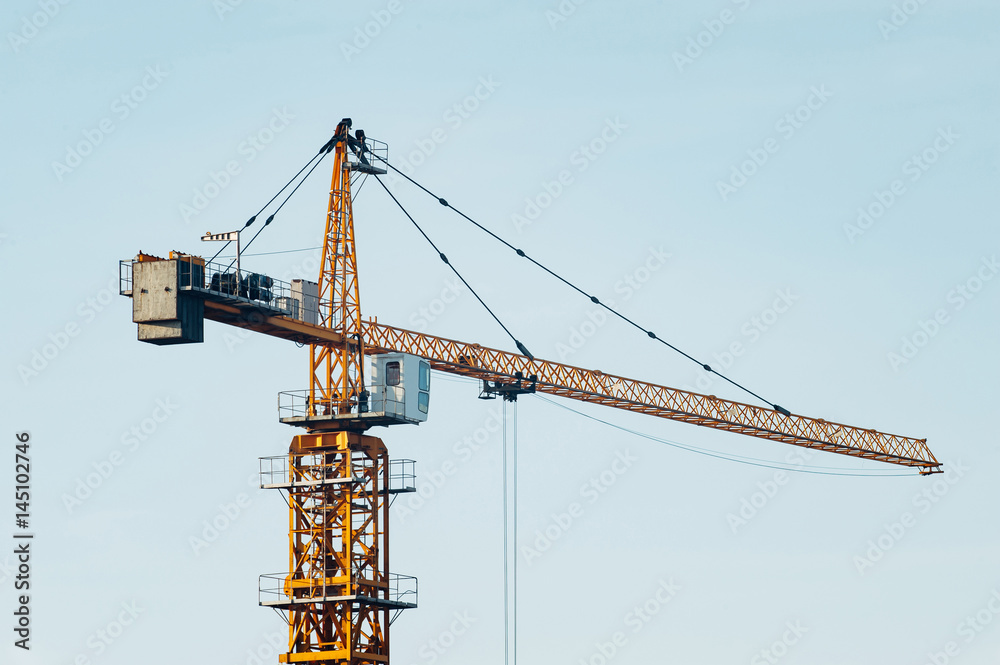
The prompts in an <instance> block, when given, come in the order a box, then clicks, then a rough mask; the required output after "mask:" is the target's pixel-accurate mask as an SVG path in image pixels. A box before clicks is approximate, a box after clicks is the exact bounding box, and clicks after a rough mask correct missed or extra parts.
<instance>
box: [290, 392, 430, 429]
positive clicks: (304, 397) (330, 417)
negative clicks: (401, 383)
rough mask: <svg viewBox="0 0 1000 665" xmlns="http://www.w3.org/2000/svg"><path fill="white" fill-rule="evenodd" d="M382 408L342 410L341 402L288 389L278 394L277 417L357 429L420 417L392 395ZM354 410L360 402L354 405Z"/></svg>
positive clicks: (411, 421) (316, 425)
mask: <svg viewBox="0 0 1000 665" xmlns="http://www.w3.org/2000/svg"><path fill="white" fill-rule="evenodd" d="M381 403H382V405H383V407H384V410H382V411H356V410H352V411H350V412H347V413H340V412H339V407H340V405H339V404H337V403H335V402H333V401H332V400H320V399H315V400H314V399H313V398H312V397H311V396H310V392H309V391H308V390H287V391H285V392H281V393H278V420H279V421H280V422H282V423H284V424H286V425H295V426H298V427H308V428H310V429H332V428H340V429H355V430H364V429H367V428H369V427H376V426H389V425H416V424H419V422H420V421H419V420H416V419H413V418H407V417H406V416H405V415H404V402H403V400H395V399H392V398H391V397H390V398H387V399H384V400H383V401H382V402H381ZM353 407H354V408H355V409H357V408H358V405H357V404H355V405H353Z"/></svg>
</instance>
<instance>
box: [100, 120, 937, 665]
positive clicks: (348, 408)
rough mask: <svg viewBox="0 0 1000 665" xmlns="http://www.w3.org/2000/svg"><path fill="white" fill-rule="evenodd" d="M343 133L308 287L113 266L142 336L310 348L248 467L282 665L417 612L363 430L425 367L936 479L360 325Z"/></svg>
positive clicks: (181, 259) (398, 482) (803, 423)
mask: <svg viewBox="0 0 1000 665" xmlns="http://www.w3.org/2000/svg"><path fill="white" fill-rule="evenodd" d="M351 128H352V123H351V121H350V120H349V119H344V120H343V121H342V122H341V123H340V124H339V125H338V127H337V131H336V133H335V134H334V136H333V137H332V138H331V139H330V140H329V141H328V142H327V143H326V144H324V146H323V147H322V148H321V149H320V151H319V153H318V154H317V156H316V157H314V160H317V159H318V161H316V163H315V164H314V165H313V167H312V168H313V169H315V168H316V165H318V164H319V161H322V159H323V158H324V157H326V156H327V155H328V154H332V155H333V176H332V181H331V184H330V196H329V203H328V208H327V217H326V228H325V231H324V236H323V246H322V254H321V268H320V274H319V277H318V281H317V282H311V281H308V280H304V279H302V280H293V281H292V282H291V283H287V284H286V283H284V282H280V281H278V280H275V279H272V278H271V277H268V276H266V275H261V274H257V273H248V272H246V271H245V270H241V268H240V267H239V264H237V267H236V270H235V271H234V270H233V269H232V264H230V265H229V266H225V265H223V264H221V263H214V262H213V261H212V260H209V261H206V260H205V259H204V258H202V257H200V256H197V255H193V254H184V253H179V252H170V254H169V258H160V257H157V256H153V255H150V254H144V253H141V252H140V253H139V254H138V255H137V256H136V257H135V258H134V259H132V260H127V261H122V262H121V264H120V277H121V293H122V295H125V296H128V297H131V298H132V303H133V321H134V322H135V323H137V324H138V338H139V340H141V341H144V342H149V343H152V344H157V345H170V344H183V343H197V342H202V341H203V339H204V320H205V319H209V320H212V321H217V322H219V323H223V324H227V325H230V326H237V327H240V328H245V329H248V330H251V331H255V332H259V333H263V334H266V335H270V336H273V337H278V338H281V339H286V340H291V341H294V342H297V343H298V344H302V345H305V344H308V345H309V385H308V388H307V389H305V390H303V391H298V392H285V393H280V394H279V419H280V420H281V421H282V422H284V423H288V424H291V425H294V426H297V427H301V428H303V429H304V433H301V434H298V435H296V436H294V437H292V441H291V443H290V446H289V452H288V454H287V455H283V456H280V457H275V458H265V459H263V460H261V486H262V487H264V488H272V489H279V490H281V491H284V492H286V493H287V499H288V505H289V531H288V536H289V552H288V553H289V570H288V571H287V572H284V573H280V574H277V575H264V576H262V577H261V585H260V604H261V605H264V606H268V607H272V608H275V609H277V610H280V611H281V612H282V613H283V615H284V616H285V618H286V621H287V622H288V630H289V633H288V635H289V636H288V650H287V652H285V653H283V654H280V655H279V661H280V662H282V663H316V664H322V665H326V664H330V665H333V664H337V665H362V664H364V665H375V664H382V663H388V662H389V625H390V624H391V623H392V620H393V619H394V618H395V616H396V615H397V614H398V613H399V612H400V611H401V610H403V609H406V608H410V607H415V606H416V580H415V579H414V578H410V577H406V576H402V575H396V574H393V573H391V572H390V570H389V503H390V500H391V496H392V495H394V494H396V493H398V492H404V491H412V490H413V484H412V480H413V475H414V474H413V463H412V462H411V461H409V460H392V461H390V460H389V457H388V453H387V449H386V446H385V444H384V443H383V442H382V440H381V439H379V438H378V437H375V436H372V435H371V434H369V433H368V432H369V430H370V429H371V428H372V427H376V426H389V425H395V424H402V423H419V422H422V421H424V420H426V417H427V412H428V408H429V390H430V376H431V370H436V371H439V372H447V373H451V374H458V375H462V376H466V377H472V378H474V379H476V380H479V381H482V382H483V387H484V391H485V392H488V393H493V394H501V395H504V396H506V397H508V398H510V397H512V396H516V395H517V394H521V393H526V392H540V393H547V394H551V395H555V396H558V397H565V398H570V399H575V400H579V401H583V402H591V403H595V404H601V405H604V406H609V407H614V408H618V409H625V410H628V411H635V412H638V413H644V414H647V415H651V416H657V417H660V418H667V419H670V420H676V421H680V422H685V423H691V424H694V425H700V426H703V427H711V428H714V429H719V430H726V431H730V432H735V433H738V434H744V435H749V436H754V437H759V438H762V439H768V440H771V441H777V442H781V443H786V444H791V445H795V446H801V447H804V448H814V449H818V450H823V451H827V452H830V453H837V454H840V455H848V456H851V457H858V458H862V459H869V460H876V461H879V462H886V463H890V464H895V465H900V466H904V467H911V468H914V469H916V470H917V471H919V473H921V474H932V473H938V472H940V471H941V464H940V463H939V462H938V461H937V459H935V457H934V455H933V454H932V453H931V451H930V450H929V449H928V447H927V442H926V440H925V439H917V438H912V437H907V436H900V435H895V434H887V433H884V432H880V431H876V430H874V429H870V428H863V427H855V426H852V425H847V424H843V423H837V422H829V421H826V420H823V419H818V418H810V417H807V416H802V415H798V414H793V413H791V412H789V411H787V410H785V409H783V408H781V407H779V406H777V405H772V406H773V408H766V407H761V406H755V405H752V404H747V403H743V402H737V401H732V400H727V399H721V398H719V397H716V396H713V395H703V394H698V393H695V392H690V391H685V390H678V389H676V388H670V387H666V386H662V385H657V384H654V383H650V382H647V381H640V380H635V379H630V378H626V377H622V376H617V375H613V374H606V373H603V372H600V371H597V370H591V369H584V368H580V367H573V366H570V365H566V364H562V363H557V362H552V361H548V360H542V359H539V358H535V357H533V356H532V355H531V354H530V353H528V352H527V349H525V348H524V346H523V345H521V344H520V342H517V346H518V349H519V351H520V353H513V352H508V351H503V350H499V349H493V348H488V347H485V346H481V345H479V344H475V343H468V342H461V341H456V340H452V339H446V338H443V337H436V336H432V335H428V334H424V333H420V332H414V331H411V330H405V329H403V328H398V327H394V326H390V325H385V324H381V323H378V322H377V320H376V319H373V318H372V319H365V318H363V317H362V314H361V300H360V293H359V285H358V272H357V253H356V247H355V234H354V228H355V227H354V215H353V208H352V193H351V184H352V177H353V176H358V177H360V176H361V175H370V176H375V177H376V178H377V177H379V176H381V175H385V174H386V173H387V172H388V171H387V169H388V168H389V167H390V164H389V162H388V158H387V154H388V152H387V146H386V145H385V144H384V143H381V142H379V141H375V140H372V139H370V138H368V137H366V136H365V134H364V132H362V131H360V130H359V131H357V132H356V133H355V134H354V135H353V136H352V135H351V133H350V130H351ZM307 166H308V164H307ZM303 170H304V169H303ZM310 172H311V171H310ZM300 173H301V171H300ZM307 175H308V174H307ZM293 180H294V179H293ZM289 184H291V182H290V183H289ZM300 184H301V183H300ZM286 187H287V185H286ZM293 191H294V190H293ZM387 191H388V189H387ZM279 194H280V192H279ZM276 198H277V197H276ZM286 200H287V199H286ZM272 201H274V199H272ZM440 202H441V203H443V204H445V205H447V203H446V202H445V201H444V200H443V199H440ZM265 207H266V206H265ZM272 219H273V215H272V216H271V217H269V218H268V219H267V221H266V222H265V224H264V226H265V227H266V226H267V224H269V223H270V222H271V221H272ZM254 221H255V217H252V218H251V219H250V221H248V222H247V224H246V226H245V227H244V229H245V228H246V227H247V226H250V225H251V224H252V223H253V222H254ZM418 228H419V227H418ZM259 232H260V231H258V233H259ZM238 237H239V234H238V232H232V233H226V234H206V236H205V239H206V240H218V239H222V240H232V239H237V242H238ZM255 237H256V236H255ZM428 240H429V238H428ZM251 242H252V241H251ZM248 244H249V243H247V244H245V245H243V249H244V250H245V249H246V247H247V246H248ZM220 251H221V250H220ZM518 253H519V254H521V255H522V256H523V253H522V252H520V250H518ZM216 256H218V254H217V255H216ZM213 258H214V257H213ZM238 258H239V253H237V260H238ZM441 258H442V259H443V260H445V262H446V263H447V259H446V258H445V257H444V255H443V254H442V255H441ZM235 262H236V261H234V263H235ZM594 301H595V302H597V301H596V299H594ZM498 321H499V319H498ZM501 325H502V324H501ZM649 336H650V337H653V336H654V335H653V334H652V333H649ZM515 342H516V340H515ZM368 356H370V357H371V361H372V362H371V371H370V372H369V375H368V376H367V377H366V375H365V371H364V369H365V359H366V357H368ZM705 369H710V368H709V367H707V366H706V367H705Z"/></svg>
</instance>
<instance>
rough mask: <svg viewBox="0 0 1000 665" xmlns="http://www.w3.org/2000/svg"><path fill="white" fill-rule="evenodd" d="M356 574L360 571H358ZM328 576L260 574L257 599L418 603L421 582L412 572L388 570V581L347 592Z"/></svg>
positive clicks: (279, 603)
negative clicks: (331, 582)
mask: <svg viewBox="0 0 1000 665" xmlns="http://www.w3.org/2000/svg"><path fill="white" fill-rule="evenodd" d="M355 575H357V573H355ZM326 580H327V578H318V579H308V578H293V577H292V575H291V574H290V573H270V574H268V575H261V576H260V578H259V581H258V585H257V601H258V603H259V604H260V605H265V606H275V607H281V606H286V607H287V606H291V605H295V604H297V603H314V602H321V601H330V600H336V599H344V600H348V599H350V600H361V601H367V602H369V603H371V604H373V605H383V606H386V607H396V608H400V609H402V608H408V607H416V606H417V600H418V595H419V583H418V581H417V578H416V577H413V576H412V575H399V574H397V573H389V574H388V575H387V579H386V582H387V584H385V585H382V586H376V585H373V584H359V583H358V582H355V583H354V584H353V585H352V586H353V587H354V589H353V592H352V593H350V594H348V593H346V592H347V589H348V585H347V584H345V583H344V582H338V583H337V584H327V583H326Z"/></svg>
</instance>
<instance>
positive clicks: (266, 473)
mask: <svg viewBox="0 0 1000 665" xmlns="http://www.w3.org/2000/svg"><path fill="white" fill-rule="evenodd" d="M303 457H304V458H306V459H305V460H304V461H302V462H300V468H302V469H306V470H307V471H306V472H303V473H301V476H300V477H298V478H295V477H294V474H292V472H291V463H290V461H289V456H288V455H275V456H273V457H261V458H260V487H261V489H276V490H291V489H297V488H303V489H304V488H320V487H338V486H343V485H351V484H358V483H360V482H361V480H360V479H358V478H351V477H344V476H335V475H333V469H332V468H331V467H329V466H328V465H327V464H326V462H325V461H324V459H323V455H322V454H321V453H317V454H315V455H312V456H310V455H304V456H303ZM309 457H313V458H315V459H314V460H313V461H311V462H310V461H309V459H308V458H309ZM416 464H417V463H416V462H415V461H414V460H411V459H394V460H389V474H388V484H389V486H388V488H386V490H385V492H384V493H385V494H390V495H391V494H408V493H410V492H416V491H417V485H416V480H417V474H416V471H415V469H416Z"/></svg>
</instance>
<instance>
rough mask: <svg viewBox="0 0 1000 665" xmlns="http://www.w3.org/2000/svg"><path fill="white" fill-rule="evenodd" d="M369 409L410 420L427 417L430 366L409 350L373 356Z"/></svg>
mask: <svg viewBox="0 0 1000 665" xmlns="http://www.w3.org/2000/svg"><path fill="white" fill-rule="evenodd" d="M371 377H372V385H371V410H372V412H374V413H384V414H385V415H386V416H388V417H395V418H398V419H399V420H403V421H406V422H411V423H422V422H424V421H425V420H427V409H428V407H429V406H430V400H431V393H430V390H431V365H430V363H429V362H427V361H426V360H424V359H423V358H421V357H420V356H415V355H412V354H409V353H380V354H377V355H374V356H372V373H371Z"/></svg>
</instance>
